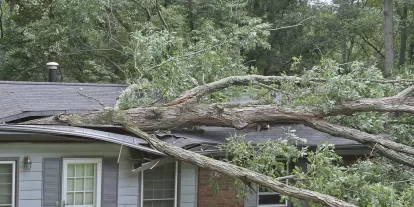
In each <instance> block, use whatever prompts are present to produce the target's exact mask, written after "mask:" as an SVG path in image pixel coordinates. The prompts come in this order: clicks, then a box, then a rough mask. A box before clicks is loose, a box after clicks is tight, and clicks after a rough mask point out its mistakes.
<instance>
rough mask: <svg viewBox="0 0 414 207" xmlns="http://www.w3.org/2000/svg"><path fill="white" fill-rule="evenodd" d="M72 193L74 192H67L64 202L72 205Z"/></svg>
mask: <svg viewBox="0 0 414 207" xmlns="http://www.w3.org/2000/svg"><path fill="white" fill-rule="evenodd" d="M73 194H74V193H67V194H66V204H67V205H73Z"/></svg>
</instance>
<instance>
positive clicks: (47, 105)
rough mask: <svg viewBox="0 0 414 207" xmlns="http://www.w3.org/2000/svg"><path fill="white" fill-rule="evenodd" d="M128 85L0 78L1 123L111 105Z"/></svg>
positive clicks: (98, 108) (81, 111) (86, 110)
mask: <svg viewBox="0 0 414 207" xmlns="http://www.w3.org/2000/svg"><path fill="white" fill-rule="evenodd" d="M127 86H128V85H123V84H90V83H57V82H21V81H0V97H1V99H0V109H1V110H0V123H3V122H10V121H14V120H18V119H22V118H25V117H30V116H33V117H36V116H52V115H58V114H61V113H68V114H74V113H86V112H91V111H96V110H100V109H102V108H104V107H112V106H114V105H115V103H116V100H117V98H118V96H119V95H121V93H122V91H123V90H124V89H125V88H126V87H127Z"/></svg>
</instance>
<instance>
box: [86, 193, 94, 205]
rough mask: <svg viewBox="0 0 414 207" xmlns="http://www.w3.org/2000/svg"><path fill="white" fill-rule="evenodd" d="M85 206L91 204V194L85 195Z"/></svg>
mask: <svg viewBox="0 0 414 207" xmlns="http://www.w3.org/2000/svg"><path fill="white" fill-rule="evenodd" d="M85 204H93V193H85Z"/></svg>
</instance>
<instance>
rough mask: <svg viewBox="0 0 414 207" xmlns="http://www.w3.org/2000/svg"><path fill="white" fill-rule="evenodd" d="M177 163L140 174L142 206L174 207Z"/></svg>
mask: <svg viewBox="0 0 414 207" xmlns="http://www.w3.org/2000/svg"><path fill="white" fill-rule="evenodd" d="M176 168H177V163H176V162H173V163H169V164H165V165H160V166H157V167H154V168H153V169H152V170H145V171H143V172H142V183H143V185H142V188H141V189H142V199H141V200H142V204H143V205H142V206H143V207H175V206H176V190H175V189H176V188H177V179H176V177H177V173H176Z"/></svg>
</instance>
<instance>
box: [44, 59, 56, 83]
mask: <svg viewBox="0 0 414 207" xmlns="http://www.w3.org/2000/svg"><path fill="white" fill-rule="evenodd" d="M58 66H59V64H58V63H56V62H48V63H46V68H47V69H48V70H49V82H56V81H57V78H56V74H57V69H58Z"/></svg>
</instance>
